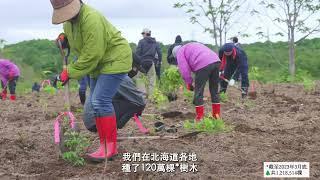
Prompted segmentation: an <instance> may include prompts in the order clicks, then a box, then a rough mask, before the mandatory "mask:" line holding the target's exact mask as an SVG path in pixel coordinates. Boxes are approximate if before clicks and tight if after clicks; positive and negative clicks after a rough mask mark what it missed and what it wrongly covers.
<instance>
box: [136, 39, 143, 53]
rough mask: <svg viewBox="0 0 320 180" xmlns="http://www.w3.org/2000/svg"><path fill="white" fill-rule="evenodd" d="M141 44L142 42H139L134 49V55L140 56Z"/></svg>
mask: <svg viewBox="0 0 320 180" xmlns="http://www.w3.org/2000/svg"><path fill="white" fill-rule="evenodd" d="M142 43H143V42H142V40H140V41H139V43H138V46H137V48H136V54H137V55H138V56H141V53H142Z"/></svg>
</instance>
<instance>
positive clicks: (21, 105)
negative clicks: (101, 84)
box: [0, 84, 320, 179]
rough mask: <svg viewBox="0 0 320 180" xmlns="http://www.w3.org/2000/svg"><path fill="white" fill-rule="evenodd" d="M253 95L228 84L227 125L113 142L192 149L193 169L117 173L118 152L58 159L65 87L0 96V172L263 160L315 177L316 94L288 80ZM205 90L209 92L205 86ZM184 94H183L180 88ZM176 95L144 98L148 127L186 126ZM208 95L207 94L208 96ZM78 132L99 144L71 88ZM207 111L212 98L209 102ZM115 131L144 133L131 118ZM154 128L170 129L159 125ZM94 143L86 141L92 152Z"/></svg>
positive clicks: (256, 170) (239, 175) (72, 175)
mask: <svg viewBox="0 0 320 180" xmlns="http://www.w3.org/2000/svg"><path fill="white" fill-rule="evenodd" d="M256 90H257V92H258V94H257V98H256V99H247V100H242V99H241V98H240V93H239V91H238V90H236V89H233V88H230V89H229V90H228V94H229V95H228V96H229V101H228V102H227V103H224V104H222V117H223V119H224V120H225V122H226V124H227V125H229V126H230V127H232V130H231V131H230V132H225V133H219V134H198V135H197V136H195V137H193V138H187V139H177V140H172V139H165V138H162V139H159V140H154V139H152V140H148V139H145V140H134V141H133V140H128V141H121V142H119V143H118V145H119V150H120V152H129V153H144V152H147V153H159V154H160V153H163V152H167V153H182V152H187V153H195V154H196V155H197V161H196V164H197V169H198V172H197V173H192V172H191V173H181V172H180V170H179V169H176V171H175V172H173V173H159V172H158V173H157V172H155V173H150V172H142V171H138V172H136V173H124V172H122V165H123V164H124V162H123V160H121V157H120V158H118V159H115V160H114V161H111V162H107V166H106V169H104V166H105V165H104V164H90V163H87V164H86V165H85V166H84V167H72V166H71V165H70V164H68V163H66V162H65V161H63V160H61V158H59V151H58V149H57V146H56V145H55V144H54V141H53V122H54V120H55V118H56V117H57V115H58V113H59V112H61V111H62V110H63V107H64V106H63V92H58V94H57V95H54V96H50V95H48V94H42V93H41V94H27V95H22V96H18V98H17V101H16V102H14V103H12V102H9V101H1V102H0V121H1V126H0V164H1V166H0V179H45V178H46V179H48V178H49V179H103V178H106V179H262V177H263V162H266V161H268V162H269V161H290V162H291V161H307V162H310V166H311V172H310V176H311V177H312V178H313V179H320V133H319V132H320V131H319V130H320V121H319V120H320V96H319V94H320V93H319V92H320V89H319V86H318V87H317V90H316V92H313V93H305V92H304V91H303V87H301V86H299V85H293V84H272V85H260V86H259V87H257V88H256ZM206 94H208V93H206ZM179 96H181V95H179ZM183 99H184V98H178V99H177V101H173V102H171V103H169V104H166V105H163V106H162V107H161V108H159V107H158V106H154V105H152V104H148V106H147V108H146V110H145V114H146V115H145V116H143V118H142V122H143V124H144V125H145V126H146V127H148V128H150V129H152V128H153V126H154V123H155V122H156V121H159V120H160V121H161V122H163V123H164V124H165V125H166V126H167V127H170V126H175V127H178V132H177V133H175V134H176V135H183V134H185V133H186V130H184V129H183V127H182V124H183V122H184V121H185V120H190V119H193V118H194V116H195V114H194V107H193V106H192V104H190V103H188V102H185V101H183ZM206 99H210V98H206ZM71 100H72V104H73V111H74V113H75V115H76V118H77V125H78V126H79V127H80V131H81V133H84V134H87V135H88V136H89V137H90V138H91V140H92V142H93V144H97V139H96V134H93V133H89V132H88V131H87V130H86V129H85V127H84V125H83V124H82V117H81V111H82V106H81V105H80V103H79V102H78V101H79V100H78V97H77V96H76V93H73V94H72V97H71ZM206 104H207V106H206V113H210V111H211V107H210V106H211V105H210V102H209V101H207V102H206ZM118 134H119V135H118V136H143V134H141V133H139V131H138V129H137V127H136V125H135V123H134V121H130V122H129V123H128V124H127V125H126V126H125V127H124V128H123V129H121V130H119V131H118ZM152 135H172V133H167V132H165V131H164V132H159V133H156V134H154V132H152ZM93 149H94V147H91V148H89V150H88V151H92V150H93Z"/></svg>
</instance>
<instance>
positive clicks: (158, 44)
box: [156, 43, 162, 64]
mask: <svg viewBox="0 0 320 180" xmlns="http://www.w3.org/2000/svg"><path fill="white" fill-rule="evenodd" d="M156 51H157V53H158V60H159V63H160V64H161V63H162V51H161V47H160V43H157V47H156Z"/></svg>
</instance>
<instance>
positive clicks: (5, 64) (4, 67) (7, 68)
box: [0, 59, 20, 85]
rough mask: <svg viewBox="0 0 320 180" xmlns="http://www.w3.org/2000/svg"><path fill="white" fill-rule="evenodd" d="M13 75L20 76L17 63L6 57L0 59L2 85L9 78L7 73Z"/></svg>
mask: <svg viewBox="0 0 320 180" xmlns="http://www.w3.org/2000/svg"><path fill="white" fill-rule="evenodd" d="M10 73H11V74H12V75H13V76H14V77H17V76H20V70H19V68H18V66H17V65H15V64H14V63H12V62H11V61H9V60H6V59H0V79H1V81H2V82H3V84H4V85H6V84H7V82H8V80H9V74H10Z"/></svg>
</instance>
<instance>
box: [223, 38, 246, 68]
mask: <svg viewBox="0 0 320 180" xmlns="http://www.w3.org/2000/svg"><path fill="white" fill-rule="evenodd" d="M231 51H232V55H231V56H225V55H224V52H231ZM219 58H220V59H221V66H220V70H224V69H225V66H226V64H227V61H228V62H229V63H235V64H236V65H237V67H247V66H248V57H247V54H246V53H245V51H244V50H243V49H242V48H240V47H238V46H235V45H234V44H233V43H226V44H225V45H223V46H222V47H221V48H220V50H219Z"/></svg>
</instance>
